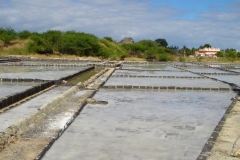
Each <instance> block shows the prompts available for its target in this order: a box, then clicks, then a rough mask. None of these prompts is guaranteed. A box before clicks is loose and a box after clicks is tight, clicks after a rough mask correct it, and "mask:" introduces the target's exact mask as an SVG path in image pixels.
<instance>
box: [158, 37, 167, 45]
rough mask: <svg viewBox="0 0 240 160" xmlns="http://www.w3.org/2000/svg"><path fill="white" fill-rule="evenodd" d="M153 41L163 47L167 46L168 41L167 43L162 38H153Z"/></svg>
mask: <svg viewBox="0 0 240 160" xmlns="http://www.w3.org/2000/svg"><path fill="white" fill-rule="evenodd" d="M155 42H157V44H158V45H159V46H163V47H167V46H168V43H167V41H166V39H164V38H158V39H156V40H155Z"/></svg>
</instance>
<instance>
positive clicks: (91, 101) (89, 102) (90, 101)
mask: <svg viewBox="0 0 240 160" xmlns="http://www.w3.org/2000/svg"><path fill="white" fill-rule="evenodd" d="M95 102H96V100H95V99H93V98H88V99H87V103H88V104H94V103H95Z"/></svg>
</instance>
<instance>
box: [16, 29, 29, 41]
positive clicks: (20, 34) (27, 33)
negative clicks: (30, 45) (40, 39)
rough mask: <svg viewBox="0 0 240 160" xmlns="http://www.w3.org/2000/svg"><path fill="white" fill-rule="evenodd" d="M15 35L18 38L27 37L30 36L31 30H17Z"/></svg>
mask: <svg viewBox="0 0 240 160" xmlns="http://www.w3.org/2000/svg"><path fill="white" fill-rule="evenodd" d="M17 35H18V37H19V38H20V39H28V38H29V37H30V36H31V32H29V31H27V30H23V31H21V32H18V34H17Z"/></svg>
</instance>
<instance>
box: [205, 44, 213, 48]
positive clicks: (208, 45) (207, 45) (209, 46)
mask: <svg viewBox="0 0 240 160" xmlns="http://www.w3.org/2000/svg"><path fill="white" fill-rule="evenodd" d="M203 47H204V48H212V46H211V45H210V44H204V46H203Z"/></svg>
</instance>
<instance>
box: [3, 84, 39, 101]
mask: <svg viewBox="0 0 240 160" xmlns="http://www.w3.org/2000/svg"><path fill="white" fill-rule="evenodd" d="M38 84H40V83H37V82H19V83H15V82H0V99H1V98H4V97H6V96H9V95H12V94H15V93H17V92H22V91H24V90H26V89H29V88H31V87H32V86H35V85H38Z"/></svg>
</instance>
